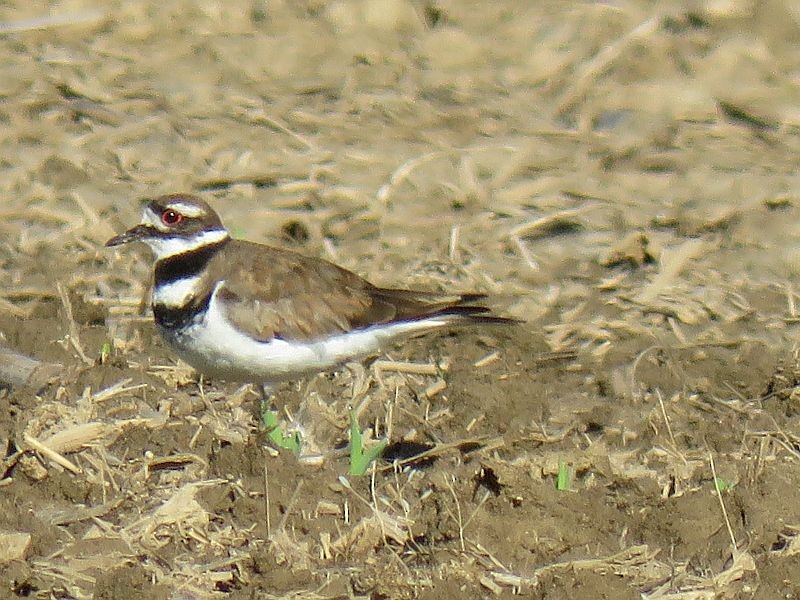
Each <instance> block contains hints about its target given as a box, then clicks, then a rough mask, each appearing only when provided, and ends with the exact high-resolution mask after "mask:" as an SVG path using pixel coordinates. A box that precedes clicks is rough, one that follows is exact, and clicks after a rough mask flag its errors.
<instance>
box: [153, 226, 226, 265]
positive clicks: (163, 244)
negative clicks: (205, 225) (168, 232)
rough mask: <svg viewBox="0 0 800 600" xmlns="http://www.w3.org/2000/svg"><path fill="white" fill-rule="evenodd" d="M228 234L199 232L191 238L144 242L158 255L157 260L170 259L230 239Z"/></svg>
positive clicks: (176, 237)
mask: <svg viewBox="0 0 800 600" xmlns="http://www.w3.org/2000/svg"><path fill="white" fill-rule="evenodd" d="M228 237H230V236H228V232H227V231H225V230H224V229H210V230H208V231H198V232H197V233H195V234H194V235H192V236H190V237H179V236H175V237H163V238H161V237H153V238H146V239H144V240H142V241H143V242H145V243H146V244H147V245H148V246H150V249H151V250H152V251H153V254H155V255H156V260H161V259H162V258H169V257H170V256H175V255H176V254H183V253H184V252H191V251H192V250H197V249H198V248H201V247H203V246H209V245H211V244H218V243H219V242H222V241H225V240H226V239H228Z"/></svg>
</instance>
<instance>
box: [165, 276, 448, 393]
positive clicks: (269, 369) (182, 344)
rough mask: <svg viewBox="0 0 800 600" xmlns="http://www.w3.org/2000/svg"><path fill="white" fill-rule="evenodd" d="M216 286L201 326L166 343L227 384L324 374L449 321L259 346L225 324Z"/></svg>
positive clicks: (200, 368) (381, 327)
mask: <svg viewBox="0 0 800 600" xmlns="http://www.w3.org/2000/svg"><path fill="white" fill-rule="evenodd" d="M219 285H220V284H218V285H217V287H216V288H215V289H214V292H213V294H212V296H211V301H210V302H209V305H208V312H207V313H206V314H205V317H204V318H203V319H202V321H199V322H198V323H196V324H195V325H191V326H190V327H188V328H187V329H186V330H184V331H183V332H181V333H180V334H177V335H170V334H166V335H165V337H166V338H167V340H168V341H169V342H170V343H171V344H172V345H174V346H175V349H176V350H177V351H178V354H179V355H180V356H181V358H183V359H184V360H185V361H186V362H188V363H189V364H190V365H192V366H193V367H194V368H196V369H197V370H198V371H200V372H201V373H205V374H207V375H212V376H218V377H221V378H223V379H228V380H239V381H247V382H252V383H271V382H278V381H281V380H284V379H290V378H293V377H296V376H298V375H302V374H304V373H308V372H315V371H324V370H327V369H330V368H332V367H335V366H337V365H340V364H342V363H345V362H347V361H348V360H352V359H354V358H359V357H363V356H366V355H369V354H372V353H375V352H376V351H378V350H379V349H380V348H381V346H382V345H383V344H385V343H387V342H389V341H391V340H392V339H394V338H396V337H398V336H401V335H404V334H408V333H413V332H417V331H424V330H428V329H433V328H436V327H440V326H442V325H446V324H447V323H448V319H447V318H438V319H437V318H433V319H427V320H420V321H410V322H403V323H395V324H392V325H383V326H380V325H378V326H374V327H369V328H365V329H358V330H355V331H352V332H349V333H343V334H339V335H336V336H334V337H329V338H324V339H320V340H317V341H313V342H289V341H286V340H281V339H274V340H270V341H267V342H260V341H257V340H254V339H253V338H251V337H249V336H248V335H245V334H244V333H242V332H240V331H239V330H237V329H236V328H235V327H233V325H232V324H231V323H230V322H229V321H228V320H227V319H226V317H225V314H224V313H223V312H222V310H221V307H220V302H219V299H218V297H217V292H218V290H219ZM176 289H177V288H176ZM176 293H177V291H176Z"/></svg>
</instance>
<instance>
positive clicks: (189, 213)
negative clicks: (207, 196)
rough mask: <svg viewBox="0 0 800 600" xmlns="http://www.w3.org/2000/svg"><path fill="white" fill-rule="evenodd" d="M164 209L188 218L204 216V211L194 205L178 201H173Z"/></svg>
mask: <svg viewBox="0 0 800 600" xmlns="http://www.w3.org/2000/svg"><path fill="white" fill-rule="evenodd" d="M166 208H171V209H172V210H176V211H178V212H179V213H181V214H182V215H183V216H185V217H190V218H196V217H203V216H205V215H206V211H205V210H204V209H203V208H201V207H199V206H195V205H194V204H186V203H185V202H180V201H174V200H173V201H172V202H170V203H169V204H168V205H167V206H166Z"/></svg>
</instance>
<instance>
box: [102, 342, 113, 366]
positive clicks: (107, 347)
mask: <svg viewBox="0 0 800 600" xmlns="http://www.w3.org/2000/svg"><path fill="white" fill-rule="evenodd" d="M109 356H111V342H103V345H102V346H101V347H100V364H101V365H103V364H105V363H106V361H107V360H108V357H109Z"/></svg>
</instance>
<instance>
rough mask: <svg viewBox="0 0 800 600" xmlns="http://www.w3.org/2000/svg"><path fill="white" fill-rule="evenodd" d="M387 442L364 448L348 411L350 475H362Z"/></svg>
mask: <svg viewBox="0 0 800 600" xmlns="http://www.w3.org/2000/svg"><path fill="white" fill-rule="evenodd" d="M387 443H388V442H387V440H380V441H379V442H377V443H375V444H373V445H372V446H371V447H370V448H365V447H364V437H363V436H362V434H361V429H360V428H359V427H358V421H357V420H356V415H355V412H354V411H353V409H350V475H363V474H364V473H366V472H367V469H368V468H369V466H370V464H372V461H374V460H375V459H376V458H378V456H380V454H381V453H382V452H383V449H384V448H386V444H387Z"/></svg>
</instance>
